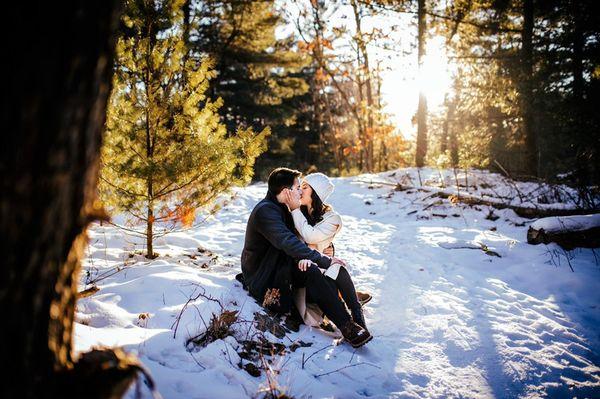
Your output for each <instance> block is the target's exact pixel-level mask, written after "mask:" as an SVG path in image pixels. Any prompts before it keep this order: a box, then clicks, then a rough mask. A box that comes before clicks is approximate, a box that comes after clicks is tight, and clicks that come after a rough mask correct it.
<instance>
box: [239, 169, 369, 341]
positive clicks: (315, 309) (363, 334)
mask: <svg viewBox="0 0 600 399" xmlns="http://www.w3.org/2000/svg"><path fill="white" fill-rule="evenodd" d="M301 178H302V173H301V172H299V171H297V170H293V169H288V168H277V169H275V170H273V171H272V172H271V174H270V175H269V180H268V192H267V195H266V197H265V198H264V199H263V200H261V201H260V202H259V203H258V204H257V205H256V206H255V207H254V209H253V210H252V213H251V214H250V217H249V219H248V224H247V226H246V237H245V242H244V249H243V251H242V256H241V264H242V273H241V275H238V276H239V277H238V278H239V279H240V281H242V282H243V285H244V288H245V289H247V290H248V292H249V293H250V295H251V296H252V297H254V298H255V299H256V300H257V301H258V302H259V303H261V304H262V305H263V307H265V308H266V309H268V310H271V311H273V312H275V313H278V314H286V315H291V314H295V315H297V316H298V315H299V316H300V317H301V318H302V320H303V321H304V323H305V324H307V325H309V326H314V327H318V326H321V325H322V323H323V320H324V319H323V318H324V317H325V316H326V317H327V318H328V319H329V320H331V321H332V322H333V323H334V324H335V325H336V326H337V327H338V328H339V330H340V331H341V333H342V335H343V337H344V339H345V340H346V341H348V343H350V344H351V345H352V346H353V347H355V348H358V347H360V346H362V345H364V344H366V343H367V342H369V341H370V340H371V339H372V338H373V337H372V336H371V334H370V333H369V331H368V330H367V326H366V324H365V318H364V315H363V312H362V307H361V306H362V304H364V303H366V302H368V300H370V299H371V296H370V295H369V294H364V293H359V294H358V295H357V292H356V289H355V287H354V283H353V282H352V278H351V277H350V274H349V273H348V264H347V263H346V262H345V261H344V260H342V259H339V258H337V257H335V253H334V247H333V244H332V242H333V239H334V237H335V236H336V234H337V233H338V232H339V231H340V229H341V227H342V219H341V217H340V215H339V214H338V213H336V212H335V211H334V210H333V208H332V207H331V206H330V205H328V204H327V203H326V201H327V199H328V198H329V196H330V195H331V193H332V192H333V189H334V185H333V183H332V182H331V180H330V179H329V178H328V177H327V176H325V175H324V174H322V173H313V174H309V175H307V176H305V177H304V178H303V179H302V180H301ZM361 302H362V303H361ZM348 310H349V311H350V312H348Z"/></svg>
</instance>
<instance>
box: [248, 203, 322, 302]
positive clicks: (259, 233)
mask: <svg viewBox="0 0 600 399" xmlns="http://www.w3.org/2000/svg"><path fill="white" fill-rule="evenodd" d="M294 231H295V230H294V223H293V220H292V218H291V215H290V212H289V210H288V209H287V207H286V206H285V205H284V204H281V203H279V202H278V201H277V198H276V197H275V196H274V195H273V194H271V193H268V194H267V196H266V197H265V198H264V199H263V200H262V201H260V202H259V203H258V204H257V205H256V206H255V207H254V209H253V210H252V213H251V214H250V218H249V219H248V225H247V226H246V238H245V242H244V249H243V251H242V259H241V261H242V273H243V276H244V285H245V286H246V288H247V289H248V291H249V292H250V294H251V295H252V296H253V297H254V298H255V299H256V300H258V301H259V302H260V303H262V302H263V300H264V297H265V293H266V291H267V289H270V288H277V289H278V290H279V293H280V300H279V304H278V305H277V306H272V307H270V308H271V309H273V310H275V311H279V312H288V311H290V310H291V304H292V291H291V289H292V271H293V268H295V267H297V263H298V261H299V260H300V259H310V260H311V261H313V262H314V263H316V264H317V265H318V266H319V267H320V268H324V269H326V268H328V267H329V266H330V264H331V258H329V257H327V256H324V255H321V254H320V253H319V252H318V251H316V250H313V249H310V248H309V247H308V246H307V245H306V244H305V243H303V242H302V241H301V240H300V239H299V238H298V237H297V236H296V234H294Z"/></svg>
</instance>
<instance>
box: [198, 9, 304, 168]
mask: <svg viewBox="0 0 600 399" xmlns="http://www.w3.org/2000/svg"><path fill="white" fill-rule="evenodd" d="M190 6H191V7H192V11H191V12H190V14H191V15H193V16H194V18H193V20H194V21H195V22H194V23H192V26H191V27H190V30H191V34H190V41H191V46H192V48H193V49H194V50H196V51H198V52H201V53H206V54H209V55H210V56H211V57H212V58H213V59H214V60H215V70H216V72H217V74H216V76H215V78H214V79H212V81H211V84H210V89H209V90H210V93H211V95H212V96H213V97H215V98H216V97H221V98H223V101H224V103H225V106H224V107H222V108H221V109H220V114H221V116H223V119H224V122H225V124H226V125H227V128H228V129H236V128H238V127H240V126H241V127H244V128H245V127H253V128H254V129H262V128H263V127H265V126H268V127H270V128H271V131H272V133H273V134H272V135H271V137H270V139H269V156H270V157H271V156H272V158H273V159H272V161H275V162H277V163H278V165H282V164H287V165H291V164H293V163H294V162H296V156H295V154H294V152H293V150H292V149H293V147H294V141H295V140H296V137H297V135H296V133H297V132H296V129H295V124H296V122H297V119H298V117H299V113H300V111H299V109H298V108H297V107H296V105H297V100H298V97H299V96H302V95H303V94H305V93H306V92H307V90H308V88H309V87H308V84H307V82H306V80H305V78H304V76H303V74H302V69H303V68H304V67H306V65H307V64H308V59H307V58H306V57H305V56H303V55H302V54H301V53H300V52H298V51H297V50H295V49H294V46H295V40H293V38H292V37H291V36H288V37H285V38H283V37H277V35H276V30H277V29H278V28H281V27H283V26H284V24H285V21H284V19H283V17H282V15H281V13H280V12H278V10H277V9H276V4H275V1H273V0H264V1H254V0H235V1H231V0H207V1H203V2H198V3H193V2H192V3H191V5H190ZM261 158H262V157H261ZM265 161H266V162H265ZM269 161H270V160H265V159H261V160H259V161H258V162H257V165H258V163H260V164H261V165H259V166H257V170H264V169H269V168H270V167H271V166H273V163H271V162H269Z"/></svg>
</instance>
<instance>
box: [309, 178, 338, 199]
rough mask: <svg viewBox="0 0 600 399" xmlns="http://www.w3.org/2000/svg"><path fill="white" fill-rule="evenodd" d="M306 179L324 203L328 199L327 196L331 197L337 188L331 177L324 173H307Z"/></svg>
mask: <svg viewBox="0 0 600 399" xmlns="http://www.w3.org/2000/svg"><path fill="white" fill-rule="evenodd" d="M304 181H305V182H307V183H308V184H309V185H310V186H311V187H312V189H313V190H315V192H316V193H317V195H318V196H319V198H320V199H321V201H322V202H323V203H325V202H326V201H327V198H329V196H330V195H331V193H333V189H334V188H335V186H334V185H333V183H332V182H331V179H330V178H329V177H327V176H325V175H324V174H323V173H311V174H310V175H306V176H304Z"/></svg>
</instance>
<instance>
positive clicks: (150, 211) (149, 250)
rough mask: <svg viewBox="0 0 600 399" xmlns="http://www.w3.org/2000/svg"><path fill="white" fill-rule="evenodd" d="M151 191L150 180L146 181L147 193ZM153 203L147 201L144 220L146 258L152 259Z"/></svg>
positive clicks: (153, 256)
mask: <svg viewBox="0 0 600 399" xmlns="http://www.w3.org/2000/svg"><path fill="white" fill-rule="evenodd" d="M151 193H152V181H151V180H149V182H148V194H149V195H151ZM153 228H154V204H153V202H152V201H148V218H147V221H146V250H147V253H146V258H148V259H154V258H156V256H155V255H154V245H153V242H154V233H153Z"/></svg>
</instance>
